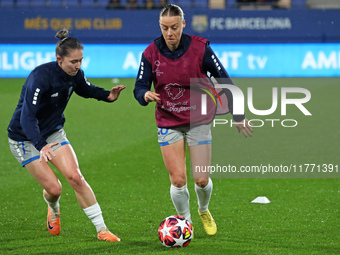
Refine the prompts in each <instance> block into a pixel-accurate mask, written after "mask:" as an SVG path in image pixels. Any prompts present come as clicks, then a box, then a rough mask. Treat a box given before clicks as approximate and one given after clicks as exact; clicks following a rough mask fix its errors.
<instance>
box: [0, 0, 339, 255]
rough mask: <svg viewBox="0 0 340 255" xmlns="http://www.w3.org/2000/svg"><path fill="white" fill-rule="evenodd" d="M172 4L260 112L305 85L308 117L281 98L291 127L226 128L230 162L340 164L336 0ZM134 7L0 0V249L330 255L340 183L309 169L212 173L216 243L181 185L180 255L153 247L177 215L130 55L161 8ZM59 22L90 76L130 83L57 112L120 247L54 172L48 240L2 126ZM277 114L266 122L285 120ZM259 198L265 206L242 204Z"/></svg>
mask: <svg viewBox="0 0 340 255" xmlns="http://www.w3.org/2000/svg"><path fill="white" fill-rule="evenodd" d="M121 2H122V3H123V4H124V3H126V1H121ZM169 2H174V3H177V4H179V5H181V6H182V7H183V10H184V12H185V15H186V16H185V17H186V22H187V27H186V28H185V30H184V31H185V32H186V33H188V34H194V35H198V36H202V37H206V38H208V39H209V40H210V41H211V45H212V48H213V49H214V50H215V51H216V53H217V54H218V56H219V58H220V59H221V61H222V62H223V64H224V66H225V67H226V68H227V70H228V72H229V73H230V75H231V76H232V77H233V78H234V82H235V83H236V84H237V85H238V86H239V87H240V88H241V89H242V90H243V91H244V92H245V95H246V90H247V87H253V88H254V104H255V107H256V108H258V109H268V108H270V106H271V103H272V97H271V91H272V88H273V87H278V88H280V87H302V88H306V89H308V90H309V91H310V92H311V95H312V98H311V100H310V101H309V102H308V103H307V104H305V106H306V108H307V109H308V110H309V111H310V112H311V113H312V116H304V115H303V114H302V113H301V111H299V110H298V109H297V108H296V107H293V106H291V107H290V106H288V109H287V112H288V114H287V116H285V117H284V118H289V119H296V120H298V122H299V125H298V126H297V127H295V128H284V127H282V126H281V125H279V122H276V124H278V125H276V124H275V127H271V126H270V125H268V124H267V123H266V125H264V126H263V127H261V128H256V129H255V133H254V137H252V138H251V139H244V138H242V137H241V136H240V135H238V134H237V133H236V131H235V130H233V129H232V128H227V129H226V137H227V139H228V146H227V148H225V150H226V158H227V160H228V162H229V163H231V164H233V165H238V164H246V165H260V164H261V165H262V164H264V165H268V164H272V165H280V164H284V165H289V164H295V165H297V166H299V165H303V166H304V167H305V165H304V164H328V165H330V164H332V165H334V166H336V165H339V156H338V141H339V135H340V133H339V128H338V127H339V124H340V123H339V120H338V115H339V114H338V110H337V109H338V108H339V103H338V95H339V92H340V91H339V81H340V79H339V76H340V30H339V22H340V15H339V14H340V10H339V9H338V8H339V1H336V0H328V1H315V0H292V1H283V2H285V4H287V2H288V6H287V5H279V3H280V2H277V1H267V2H266V1H258V2H259V3H242V4H240V3H238V2H237V1H235V0H227V1H202V0H195V1H191V0H190V1H189V0H186V1H169ZM243 2H244V1H243ZM138 4H139V5H140V8H138V9H127V8H125V7H123V8H121V9H119V10H115V9H106V5H107V1H99V0H95V1H89V0H86V1H85V0H79V1H78V0H73V1H71V0H63V1H44V0H37V1H33V0H16V1H14V0H13V1H3V0H1V1H0V31H1V33H0V106H1V112H0V119H1V122H0V134H1V136H0V146H1V147H0V151H1V153H0V183H1V185H0V192H1V194H2V196H1V198H0V204H1V207H0V243H1V245H0V253H3V254H107V253H118V254H136V253H139V254H152V253H154V254H159V253H174V252H175V253H176V254H188V253H190V254H203V253H206V250H209V253H210V254H225V253H229V254H339V253H340V240H339V238H340V235H339V228H338V226H339V217H338V216H339V198H340V193H339V190H340V185H339V179H336V178H330V179H328V178H327V175H324V176H323V177H324V178H309V177H312V175H311V173H310V172H308V171H310V168H309V170H308V171H306V172H305V173H306V175H305V176H304V177H306V178H300V177H301V176H297V175H296V176H294V175H293V174H292V175H290V176H287V177H288V178H282V176H274V178H227V177H228V176H226V178H214V184H215V189H214V194H213V196H212V204H211V210H212V212H213V214H214V217H215V220H216V221H217V224H218V234H217V235H216V236H215V237H214V238H206V237H205V234H204V231H203V229H202V226H201V225H200V223H199V218H198V215H196V214H195V211H196V210H197V206H196V197H195V193H194V192H193V183H192V180H191V179H189V184H188V185H189V190H190V195H191V207H192V214H193V220H194V223H195V222H197V223H196V224H195V230H196V234H195V239H194V241H193V242H192V244H190V246H189V247H187V248H185V249H183V250H176V251H169V250H164V249H163V247H162V246H161V244H160V243H159V241H158V240H157V233H156V231H157V227H158V225H159V223H160V222H161V220H162V219H163V218H165V217H167V216H169V215H171V214H174V213H175V211H174V209H173V205H172V203H171V200H170V197H169V180H168V173H167V171H166V170H165V169H164V164H163V162H162V158H161V155H160V151H159V146H158V144H157V135H156V128H155V121H154V116H153V114H154V108H153V107H152V106H150V107H141V106H139V105H138V103H137V102H136V101H135V100H134V98H133V95H132V90H133V86H134V77H135V76H136V74H137V69H138V64H139V59H140V54H141V53H142V51H143V50H144V48H145V47H146V45H148V44H149V43H150V42H152V40H153V39H155V38H157V37H159V36H160V31H159V27H158V14H159V9H147V8H146V7H145V5H144V2H143V1H138ZM64 27H68V28H69V29H70V35H71V36H75V37H77V38H78V39H79V40H80V41H81V42H83V43H84V46H85V50H84V61H83V69H84V71H85V74H86V75H87V77H88V78H89V79H90V81H91V82H92V83H93V84H95V85H98V86H102V87H104V88H106V89H110V88H111V87H112V86H113V85H115V84H124V85H126V86H127V88H126V90H125V91H124V93H122V95H121V98H120V99H119V100H118V101H117V102H116V103H114V104H113V105H111V104H104V103H98V102H95V101H94V100H84V99H82V98H79V97H77V96H74V97H73V98H72V100H71V101H70V103H69V106H68V108H67V109H66V112H65V115H66V119H67V121H66V124H65V129H66V131H67V134H68V138H69V140H70V141H71V143H72V145H73V147H74V149H75V151H76V153H77V156H78V160H79V163H80V168H81V170H82V173H83V174H84V176H85V178H86V179H87V181H88V182H89V183H90V185H91V187H92V188H93V189H94V191H95V193H96V195H97V199H98V201H99V203H100V205H101V207H102V210H103V215H104V218H105V219H106V223H107V225H108V226H109V227H110V229H112V231H113V232H115V233H116V234H117V235H118V236H120V237H121V239H122V240H123V242H122V243H121V244H119V245H112V244H107V243H104V244H103V243H100V242H97V241H96V239H95V233H93V232H94V229H93V226H92V225H91V223H90V222H89V221H88V219H87V218H86V217H85V215H84V213H83V212H82V211H81V210H80V208H79V205H78V204H77V203H76V198H75V195H74V194H73V191H72V189H71V188H70V187H69V185H68V184H67V183H66V182H65V179H64V178H63V177H62V176H60V174H59V173H58V172H57V171H56V174H57V175H58V177H59V178H60V180H61V182H62V183H63V195H62V199H61V206H62V208H61V210H62V234H61V235H60V236H58V237H55V238H54V237H50V236H49V234H48V231H47V230H46V227H45V224H46V223H45V217H46V211H45V209H46V208H45V207H46V205H45V202H44V201H43V199H42V197H41V188H40V187H39V186H38V184H37V183H36V181H35V180H34V179H33V178H32V177H31V176H30V175H29V174H28V173H27V171H25V170H24V169H22V168H21V167H20V166H19V164H18V163H17V162H16V161H15V159H14V158H13V156H12V155H11V153H10V151H9V148H8V142H7V135H6V128H7V125H8V122H9V120H10V118H11V115H12V113H13V111H14V109H15V106H16V103H17V100H18V97H19V93H20V90H21V87H22V84H23V83H24V81H25V79H24V78H25V77H26V76H27V75H28V74H29V72H30V71H31V70H32V69H33V68H34V67H35V66H36V65H39V64H41V63H43V62H47V61H51V60H54V59H55V53H54V48H55V44H56V42H57V41H56V39H55V38H54V35H55V33H56V31H58V30H59V29H61V28H64ZM279 96H280V95H279ZM298 96H299V95H298ZM300 96H301V95H300ZM279 108H280V106H279V107H278V110H277V111H276V112H275V113H274V114H272V115H271V116H268V118H271V119H282V118H283V117H282V116H281V115H280V110H279ZM247 116H248V118H250V119H251V118H255V117H254V116H252V115H251V114H249V112H247ZM227 117H228V118H230V116H227ZM256 118H258V117H256ZM223 150H224V148H223ZM222 152H223V151H222ZM223 155H224V154H223ZM188 167H189V160H188ZM304 170H306V169H305V168H304ZM333 173H334V172H333ZM337 176H339V174H337ZM262 177H265V176H262ZM271 177H273V176H271ZM297 177H299V178H297ZM257 196H267V197H268V198H269V199H270V200H271V201H272V202H271V203H270V204H267V205H254V204H251V203H250V201H251V200H252V199H254V198H256V197H257ZM203 251H204V252H203Z"/></svg>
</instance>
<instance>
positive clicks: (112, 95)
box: [107, 85, 126, 102]
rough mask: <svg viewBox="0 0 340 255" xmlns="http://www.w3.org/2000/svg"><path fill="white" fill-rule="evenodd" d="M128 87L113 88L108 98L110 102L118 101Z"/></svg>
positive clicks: (118, 86)
mask: <svg viewBox="0 0 340 255" xmlns="http://www.w3.org/2000/svg"><path fill="white" fill-rule="evenodd" d="M125 88H126V86H124V85H117V86H115V87H113V88H112V89H111V91H110V95H109V96H108V97H107V99H108V100H110V101H111V102H113V101H116V100H117V99H118V97H119V94H120V92H121V91H122V90H123V89H125Z"/></svg>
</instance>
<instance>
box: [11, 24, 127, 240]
mask: <svg viewBox="0 0 340 255" xmlns="http://www.w3.org/2000/svg"><path fill="white" fill-rule="evenodd" d="M67 34H68V31H67V30H66V29H64V30H61V31H59V32H58V33H57V35H56V37H57V38H59V39H60V41H59V42H58V44H57V46H56V57H57V61H55V62H50V63H46V64H42V65H40V66H38V67H36V68H35V69H34V70H33V71H32V72H31V73H30V75H29V76H28V78H27V80H26V82H25V84H24V85H23V88H22V91H21V95H20V99H19V103H18V105H17V108H16V109H15V111H14V114H13V117H12V119H11V122H10V124H9V126H8V129H7V130H8V137H9V144H10V148H11V151H12V153H13V155H14V156H15V158H16V159H17V160H18V161H19V163H21V165H22V166H25V167H26V169H27V170H28V171H29V172H30V173H31V175H32V176H33V177H34V178H35V179H36V180H37V181H38V183H39V184H40V185H41V186H42V187H43V197H44V199H45V201H46V203H47V204H48V214H47V227H48V230H49V231H50V233H51V234H52V235H59V234H60V206H59V199H60V195H61V191H62V186H61V183H60V181H59V180H58V178H57V176H56V175H55V174H54V172H53V170H52V169H51V168H50V166H49V165H48V161H50V162H51V163H52V164H53V165H54V166H55V167H56V168H57V169H58V170H59V171H60V172H61V173H62V174H63V175H64V176H65V178H66V179H67V181H68V182H69V184H70V185H71V186H72V188H73V189H74V191H75V194H76V196H77V199H78V202H79V204H80V206H81V208H82V209H83V210H84V212H85V214H86V215H87V216H88V217H89V219H91V221H92V223H93V224H94V225H95V227H96V230H97V233H98V234H97V237H98V239H99V240H105V241H110V242H118V241H120V239H119V238H118V237H117V236H115V235H114V234H112V233H111V232H110V231H109V230H108V228H107V227H106V225H105V223H104V219H103V217H102V212H101V209H100V207H99V205H98V203H97V200H96V197H95V195H94V193H93V191H92V189H91V187H90V186H89V184H88V183H87V182H86V180H85V179H84V177H83V175H82V174H81V172H80V169H79V165H78V161H77V157H76V155H75V153H74V151H73V149H72V146H71V144H70V143H69V141H68V140H67V138H66V134H65V132H64V130H63V126H64V122H65V117H64V114H63V112H64V110H65V107H66V105H67V103H68V101H69V99H70V97H71V95H72V94H73V92H75V93H76V94H78V95H79V96H82V97H84V98H95V99H97V100H101V101H105V102H114V101H115V100H117V99H118V97H119V94H120V92H121V91H122V90H123V89H124V88H125V86H123V85H118V86H115V87H113V88H112V90H111V91H106V90H104V89H103V88H99V87H96V86H94V85H92V84H91V83H90V82H89V81H88V80H86V78H85V76H84V72H83V70H81V69H80V68H81V63H82V60H83V45H82V44H81V43H80V42H79V41H78V40H77V39H76V38H73V37H67V36H66V35H67Z"/></svg>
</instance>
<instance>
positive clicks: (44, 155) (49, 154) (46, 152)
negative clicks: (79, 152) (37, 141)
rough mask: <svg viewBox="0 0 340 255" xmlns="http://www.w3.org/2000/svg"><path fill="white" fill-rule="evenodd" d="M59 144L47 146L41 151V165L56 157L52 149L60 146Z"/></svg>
mask: <svg viewBox="0 0 340 255" xmlns="http://www.w3.org/2000/svg"><path fill="white" fill-rule="evenodd" d="M58 144H59V143H49V144H46V145H45V146H44V147H42V149H41V150H40V158H39V163H41V161H42V160H43V159H44V160H45V162H48V161H49V160H51V159H52V158H53V157H55V153H54V152H53V150H52V149H51V148H52V147H53V146H56V145H58Z"/></svg>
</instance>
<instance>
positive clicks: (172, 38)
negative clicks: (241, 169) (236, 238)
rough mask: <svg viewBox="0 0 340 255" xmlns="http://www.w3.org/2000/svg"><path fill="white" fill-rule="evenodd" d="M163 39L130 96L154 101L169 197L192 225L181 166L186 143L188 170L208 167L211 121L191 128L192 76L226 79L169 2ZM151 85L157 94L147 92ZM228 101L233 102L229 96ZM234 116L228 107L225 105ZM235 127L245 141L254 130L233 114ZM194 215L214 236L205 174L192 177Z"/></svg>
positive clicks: (144, 62) (148, 53) (146, 58)
mask: <svg viewBox="0 0 340 255" xmlns="http://www.w3.org/2000/svg"><path fill="white" fill-rule="evenodd" d="M159 23H160V28H161V31H162V36H161V37H160V38H158V39H156V40H155V41H154V42H153V43H151V44H150V45H149V46H148V47H147V48H146V50H145V51H144V52H143V54H142V59H141V63H140V67H139V72H138V76H137V79H136V83H135V89H134V95H135V98H136V99H137V100H138V102H139V103H140V104H141V105H143V106H146V105H148V103H149V102H156V112H155V117H156V124H157V126H158V142H159V145H160V148H161V152H162V156H163V160H164V164H165V166H166V168H167V170H168V171H169V176H170V181H171V187H170V195H171V199H172V201H173V204H174V206H175V208H176V210H177V213H178V214H179V215H181V216H183V217H185V218H186V219H187V220H189V221H190V222H192V221H191V214H190V207H189V192H188V189H187V174H186V163H185V142H187V144H188V147H189V152H190V159H191V163H192V167H193V168H194V167H195V166H210V164H211V127H210V124H209V122H208V123H203V124H202V125H198V126H190V108H191V107H188V106H190V93H189V92H190V78H203V79H204V78H207V77H208V76H207V73H208V72H209V73H210V74H211V75H212V76H213V77H215V78H228V79H229V80H230V77H229V75H228V73H227V72H226V70H225V69H224V68H223V66H222V64H221V63H220V61H219V60H218V58H217V57H216V55H215V54H214V52H213V51H212V49H211V47H210V46H209V42H208V41H207V40H206V39H204V38H201V37H197V36H190V35H186V34H183V29H184V27H185V25H186V24H185V20H184V13H183V11H182V9H181V8H180V7H179V6H177V5H173V4H169V5H167V6H165V7H164V8H163V9H162V10H161V12H160V16H159ZM152 83H153V86H154V89H155V92H153V91H151V85H152ZM227 96H228V97H229V98H228V103H230V102H232V98H230V96H231V94H230V93H228V94H227ZM229 109H230V112H231V113H232V105H230V107H229ZM233 117H234V120H235V121H236V124H235V126H236V128H237V130H238V131H239V132H242V133H243V135H244V136H245V137H247V136H251V133H252V132H253V130H252V128H251V124H250V123H249V122H248V121H247V119H245V116H244V115H234V116H233ZM194 180H195V192H196V194H197V199H198V214H199V216H200V218H201V220H202V223H203V227H204V230H205V231H206V233H207V234H208V235H215V234H216V232H217V226H216V223H215V221H214V219H213V217H212V215H211V213H210V211H209V209H208V206H209V202H210V197H211V193H212V189H213V183H212V180H211V179H210V178H209V173H208V172H207V173H204V174H203V175H202V174H201V175H199V176H197V175H196V176H195V174H194Z"/></svg>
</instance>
